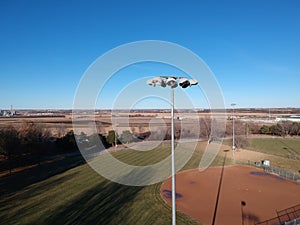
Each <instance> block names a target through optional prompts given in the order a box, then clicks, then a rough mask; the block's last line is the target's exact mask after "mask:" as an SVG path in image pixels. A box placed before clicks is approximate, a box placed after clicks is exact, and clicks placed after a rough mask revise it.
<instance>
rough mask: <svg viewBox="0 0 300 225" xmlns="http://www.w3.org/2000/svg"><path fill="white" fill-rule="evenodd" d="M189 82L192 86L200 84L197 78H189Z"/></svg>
mask: <svg viewBox="0 0 300 225" xmlns="http://www.w3.org/2000/svg"><path fill="white" fill-rule="evenodd" d="M189 82H190V86H192V85H197V84H198V81H197V80H189Z"/></svg>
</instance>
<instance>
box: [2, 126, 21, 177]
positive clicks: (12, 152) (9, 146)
mask: <svg viewBox="0 0 300 225" xmlns="http://www.w3.org/2000/svg"><path fill="white" fill-rule="evenodd" d="M19 145H20V141H19V137H18V131H17V130H16V129H15V128H14V127H12V126H10V127H8V128H4V129H1V130H0V154H1V155H3V156H4V157H7V160H8V167H9V168H8V169H9V173H10V174H11V170H12V167H13V159H14V158H15V157H17V156H18V155H19Z"/></svg>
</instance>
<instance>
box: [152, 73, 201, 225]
mask: <svg viewBox="0 0 300 225" xmlns="http://www.w3.org/2000/svg"><path fill="white" fill-rule="evenodd" d="M178 83H179V85H180V86H181V87H182V88H187V87H191V86H192V85H197V84H198V81H196V80H188V79H187V78H185V77H174V76H158V77H154V78H152V79H149V80H147V84H148V85H151V86H154V87H155V86H161V87H166V86H170V88H171V161H172V166H171V169H172V225H176V180H175V179H176V178H175V176H176V175H175V174H176V170H175V150H174V145H175V144H174V88H176V87H177V86H178Z"/></svg>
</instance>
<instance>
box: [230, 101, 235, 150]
mask: <svg viewBox="0 0 300 225" xmlns="http://www.w3.org/2000/svg"><path fill="white" fill-rule="evenodd" d="M231 106H232V152H233V154H234V152H235V140H234V106H236V104H235V103H232V104H231Z"/></svg>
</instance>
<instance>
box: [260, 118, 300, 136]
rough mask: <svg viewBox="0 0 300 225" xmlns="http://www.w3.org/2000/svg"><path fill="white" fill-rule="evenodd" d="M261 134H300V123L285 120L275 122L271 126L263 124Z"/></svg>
mask: <svg viewBox="0 0 300 225" xmlns="http://www.w3.org/2000/svg"><path fill="white" fill-rule="evenodd" d="M259 133H260V134H269V135H277V136H286V135H291V136H293V135H295V136H299V135H300V123H297V122H289V121H283V122H281V123H277V124H273V125H270V126H267V125H263V126H262V127H261V128H260V130H259Z"/></svg>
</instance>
